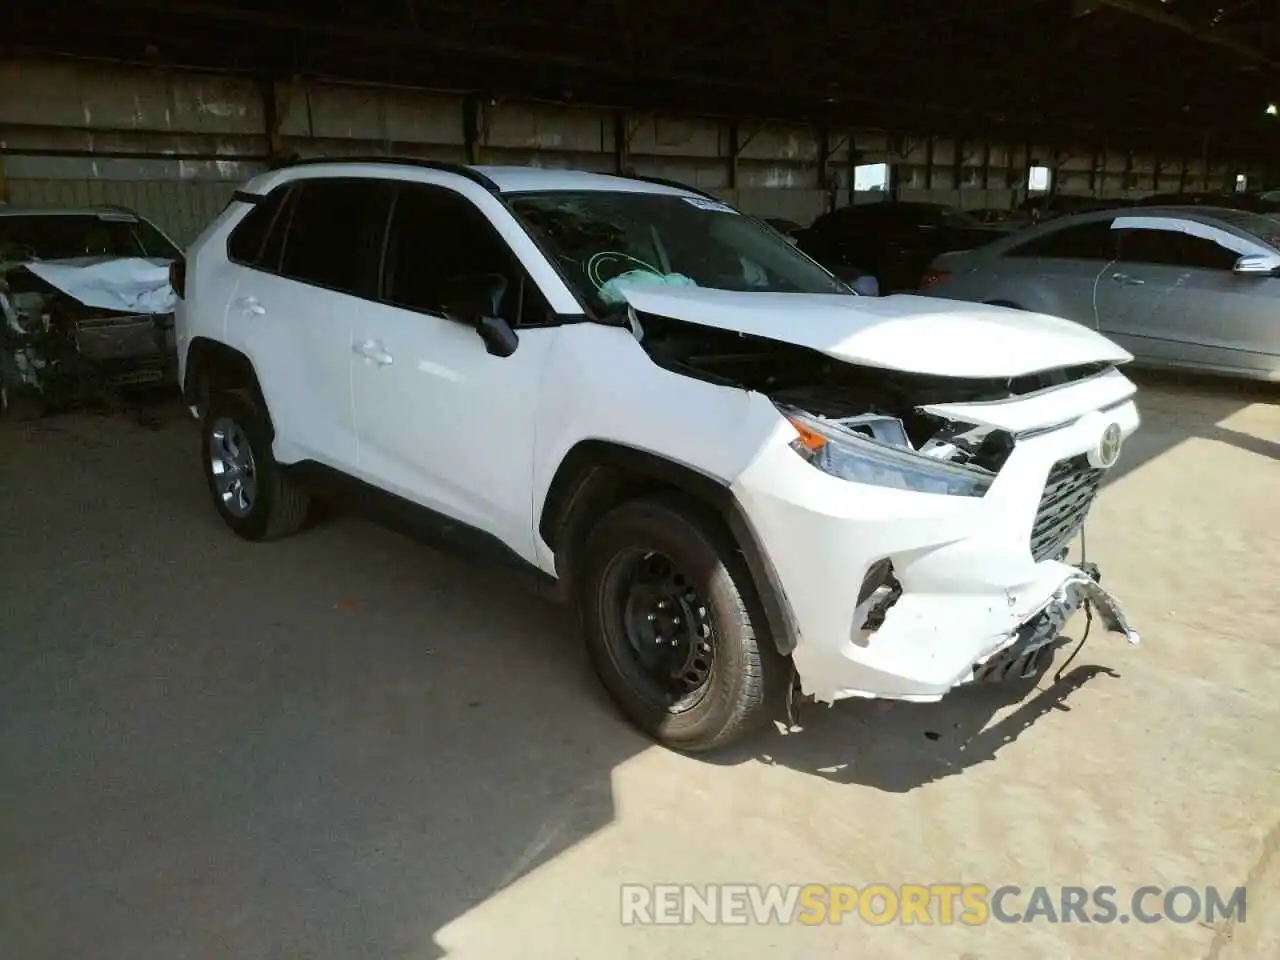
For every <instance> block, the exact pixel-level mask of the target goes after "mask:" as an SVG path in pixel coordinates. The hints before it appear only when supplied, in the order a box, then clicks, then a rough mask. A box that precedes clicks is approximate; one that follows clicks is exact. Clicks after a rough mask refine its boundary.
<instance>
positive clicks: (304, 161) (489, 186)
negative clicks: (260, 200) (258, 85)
mask: <svg viewBox="0 0 1280 960" xmlns="http://www.w3.org/2000/svg"><path fill="white" fill-rule="evenodd" d="M318 163H392V164H399V165H401V166H406V167H422V168H424V169H427V170H439V171H440V172H441V173H453V174H457V175H458V176H460V177H465V178H466V179H468V180H470V181H471V182H472V183H475V184H479V185H480V186H482V187H484V188H485V189H486V190H488V191H489V192H490V193H498V192H499V190H498V185H497V184H496V183H494V182H493V181H492V180H490V179H489V178H488V177H486V176H485V175H484V174H483V173H481V172H480V171H479V170H476V169H474V168H473V167H468V166H467V165H466V164H464V163H450V162H449V161H447V160H427V159H425V158H422V157H376V156H374V157H300V158H298V159H294V160H289V161H288V162H286V163H283V164H281V165H280V166H279V167H278V168H277V169H285V170H287V169H289V168H291V167H305V166H312V165H314V164H318Z"/></svg>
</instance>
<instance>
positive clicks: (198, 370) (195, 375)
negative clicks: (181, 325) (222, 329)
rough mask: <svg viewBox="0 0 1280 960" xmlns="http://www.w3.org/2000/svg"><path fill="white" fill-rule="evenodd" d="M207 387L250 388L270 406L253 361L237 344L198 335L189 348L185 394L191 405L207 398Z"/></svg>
mask: <svg viewBox="0 0 1280 960" xmlns="http://www.w3.org/2000/svg"><path fill="white" fill-rule="evenodd" d="M206 388H216V389H222V390H249V391H251V393H252V396H253V399H254V400H255V401H256V402H258V403H260V404H262V406H263V408H264V409H265V408H266V400H265V398H264V397H263V394H262V386H261V385H260V384H259V383H258V373H257V371H256V370H255V369H254V366H253V361H252V360H250V359H249V357H248V356H246V355H245V354H244V353H241V352H240V351H239V350H237V349H236V348H235V347H231V346H228V345H227V344H225V343H222V342H221V341H218V340H213V339H210V338H209V337H195V338H193V339H192V341H191V346H190V347H188V349H187V363H186V371H185V375H184V376H183V380H182V397H183V400H184V402H186V403H187V404H188V405H190V406H196V405H199V404H200V403H202V402H203V401H204V400H205V399H206V398H207V393H206Z"/></svg>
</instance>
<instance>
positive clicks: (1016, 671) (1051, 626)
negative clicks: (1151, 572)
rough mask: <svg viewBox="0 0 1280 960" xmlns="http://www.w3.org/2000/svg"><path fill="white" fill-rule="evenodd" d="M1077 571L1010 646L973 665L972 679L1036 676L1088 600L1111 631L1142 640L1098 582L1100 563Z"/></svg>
mask: <svg viewBox="0 0 1280 960" xmlns="http://www.w3.org/2000/svg"><path fill="white" fill-rule="evenodd" d="M1076 571H1077V572H1076V573H1073V574H1072V575H1071V576H1069V577H1068V578H1067V579H1066V580H1064V581H1063V582H1062V584H1061V585H1060V586H1059V587H1058V589H1057V590H1056V591H1055V592H1054V595H1053V597H1052V598H1051V599H1050V600H1049V603H1048V604H1047V605H1046V606H1045V607H1044V609H1042V610H1041V611H1040V612H1039V613H1038V614H1036V615H1035V616H1034V617H1032V618H1031V619H1030V620H1028V621H1027V622H1026V623H1024V624H1023V625H1022V626H1021V627H1019V628H1018V634H1017V639H1015V640H1014V642H1013V643H1012V644H1011V645H1010V646H1008V647H1006V648H1005V649H1003V650H1001V651H1000V652H999V653H997V654H996V655H995V656H993V657H991V658H990V659H989V660H987V661H986V662H985V663H983V664H980V665H979V666H976V667H974V670H973V680H972V681H971V682H973V683H993V682H998V681H1002V680H1019V679H1025V678H1028V677H1033V676H1035V674H1036V671H1037V670H1038V669H1039V668H1040V664H1041V663H1042V661H1043V660H1044V658H1045V657H1047V656H1049V655H1050V654H1051V653H1052V652H1053V650H1054V649H1056V648H1057V647H1058V646H1059V645H1060V644H1061V643H1062V642H1063V638H1062V635H1061V634H1062V627H1063V626H1064V625H1065V624H1066V622H1067V621H1068V620H1070V619H1071V617H1072V616H1074V615H1075V614H1076V612H1077V611H1078V610H1079V609H1080V608H1081V607H1082V606H1084V605H1085V603H1088V604H1090V606H1091V608H1092V609H1093V611H1094V612H1095V613H1096V614H1097V615H1098V618H1099V619H1100V620H1101V621H1102V623H1103V624H1104V625H1105V626H1106V628H1107V629H1108V630H1109V631H1111V632H1112V633H1118V634H1121V635H1122V636H1123V637H1124V638H1125V640H1127V641H1128V642H1129V643H1131V644H1136V643H1138V642H1140V640H1141V638H1140V636H1139V635H1138V633H1137V632H1136V631H1135V630H1134V629H1133V628H1132V627H1130V626H1129V622H1128V620H1126V619H1125V615H1124V611H1122V610H1121V609H1120V604H1119V603H1118V602H1117V601H1116V599H1115V597H1113V596H1112V595H1111V594H1110V593H1108V592H1107V591H1106V590H1104V589H1103V588H1102V585H1101V583H1099V579H1100V575H1099V573H1098V567H1097V564H1092V563H1086V564H1081V565H1080V566H1079V567H1077V568H1076Z"/></svg>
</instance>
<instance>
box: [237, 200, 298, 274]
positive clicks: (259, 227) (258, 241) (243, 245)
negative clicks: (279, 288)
mask: <svg viewBox="0 0 1280 960" xmlns="http://www.w3.org/2000/svg"><path fill="white" fill-rule="evenodd" d="M288 192H289V188H288V187H287V186H284V187H276V189H274V190H272V191H271V192H270V193H268V194H267V195H266V197H264V198H263V199H262V200H260V201H259V202H258V203H255V204H254V205H253V209H252V210H250V211H249V212H248V213H247V214H245V216H244V218H243V219H242V220H241V221H240V222H239V223H237V224H236V225H235V227H234V228H233V229H232V231H231V235H230V236H229V237H227V259H229V260H230V261H231V262H232V263H238V264H241V265H242V266H246V267H256V266H257V265H258V262H259V258H260V257H261V256H262V248H263V246H264V245H265V243H266V240H267V235H268V234H269V233H270V232H271V225H272V224H273V223H275V221H276V217H277V215H278V214H279V213H280V208H281V207H282V206H283V205H284V198H285V194H287V193H288Z"/></svg>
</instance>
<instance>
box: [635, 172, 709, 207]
mask: <svg viewBox="0 0 1280 960" xmlns="http://www.w3.org/2000/svg"><path fill="white" fill-rule="evenodd" d="M626 179H628V180H641V181H643V182H645V183H654V184H657V185H658V186H660V187H674V188H675V189H677V190H688V191H689V192H690V193H692V194H696V195H697V196H699V197H702V198H703V199H705V200H714V201H715V202H716V203H724V201H723V200H721V199H720V198H719V197H717V196H716V195H715V194H711V193H707V191H705V190H699V189H698V188H697V187H691V186H689V184H687V183H681V182H680V181H679V180H668V179H667V178H666V177H643V176H641V175H640V174H638V173H631V174H627V176H626Z"/></svg>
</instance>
